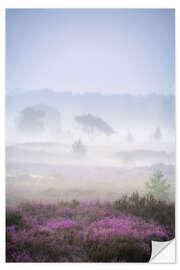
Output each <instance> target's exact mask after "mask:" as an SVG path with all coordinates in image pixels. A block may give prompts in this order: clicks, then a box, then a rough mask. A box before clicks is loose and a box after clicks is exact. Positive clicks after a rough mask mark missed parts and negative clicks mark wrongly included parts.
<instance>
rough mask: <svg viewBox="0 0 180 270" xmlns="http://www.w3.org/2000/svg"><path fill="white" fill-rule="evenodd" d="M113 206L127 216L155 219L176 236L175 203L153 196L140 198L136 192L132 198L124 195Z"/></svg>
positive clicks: (148, 195)
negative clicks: (129, 214)
mask: <svg viewBox="0 0 180 270" xmlns="http://www.w3.org/2000/svg"><path fill="white" fill-rule="evenodd" d="M113 206H114V208H115V209H118V210H120V211H122V212H124V213H126V214H128V213H131V214H133V215H136V216H140V217H142V218H144V219H145V220H150V219H154V220H155V221H156V222H157V223H159V224H161V225H163V226H166V227H167V228H168V229H169V230H170V231H172V233H173V234H174V230H175V205H174V203H173V202H166V201H161V200H157V199H155V198H154V197H153V196H152V195H151V194H147V195H145V196H140V195H139V194H138V192H134V193H133V194H132V195H130V196H128V195H126V194H125V195H123V196H122V197H121V198H120V199H119V200H116V201H115V202H114V203H113Z"/></svg>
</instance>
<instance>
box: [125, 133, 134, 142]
mask: <svg viewBox="0 0 180 270" xmlns="http://www.w3.org/2000/svg"><path fill="white" fill-rule="evenodd" d="M126 140H127V141H128V142H133V141H134V140H135V138H134V136H133V135H132V133H131V132H128V135H127V137H126Z"/></svg>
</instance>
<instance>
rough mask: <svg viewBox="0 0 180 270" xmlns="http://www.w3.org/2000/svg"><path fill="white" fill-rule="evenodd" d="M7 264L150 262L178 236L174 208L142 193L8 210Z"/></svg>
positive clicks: (38, 204)
mask: <svg viewBox="0 0 180 270" xmlns="http://www.w3.org/2000/svg"><path fill="white" fill-rule="evenodd" d="M6 215H7V216H6V217H7V218H6V227H7V238H6V261H7V262H148V261H149V259H150V256H151V240H154V241H168V240H170V239H172V238H174V227H175V224H174V223H175V221H174V204H173V203H172V202H171V203H170V202H165V201H160V200H157V199H155V198H154V197H152V195H146V196H144V197H140V196H139V194H138V193H134V194H132V195H131V196H127V195H124V196H122V197H121V198H120V199H119V200H116V201H113V202H99V201H89V202H79V201H76V200H74V201H71V202H63V201H61V202H58V203H56V204H42V203H23V204H21V205H19V207H17V208H8V209H7V212H6Z"/></svg>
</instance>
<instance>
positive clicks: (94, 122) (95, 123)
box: [75, 114, 114, 136]
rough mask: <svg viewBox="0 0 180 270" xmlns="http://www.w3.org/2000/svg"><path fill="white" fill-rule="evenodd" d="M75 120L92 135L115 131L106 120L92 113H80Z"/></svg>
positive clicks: (107, 133)
mask: <svg viewBox="0 0 180 270" xmlns="http://www.w3.org/2000/svg"><path fill="white" fill-rule="evenodd" d="M75 120H76V122H77V123H78V124H79V125H80V126H81V128H82V129H83V131H84V132H86V133H87V134H88V135H90V136H95V135H98V134H100V133H102V134H105V135H111V134H113V133H114V131H113V129H112V128H111V127H110V126H109V125H108V124H107V123H106V122H105V121H104V120H102V119H101V118H99V117H95V116H93V115H91V114H83V115H79V116H77V117H76V118H75Z"/></svg>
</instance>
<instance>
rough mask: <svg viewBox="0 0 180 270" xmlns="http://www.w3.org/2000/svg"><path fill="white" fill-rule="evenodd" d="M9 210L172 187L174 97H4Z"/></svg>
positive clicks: (46, 94) (31, 94)
mask: <svg viewBox="0 0 180 270" xmlns="http://www.w3.org/2000/svg"><path fill="white" fill-rule="evenodd" d="M6 104H7V106H6V109H7V111H6V118H7V119H6V120H7V121H6V123H7V125H6V142H7V147H6V159H7V161H6V172H7V189H6V192H7V204H8V205H15V204H18V203H19V202H21V201H24V200H30V201H31V200H33V201H34V200H36V201H48V202H54V201H57V200H71V199H78V200H91V199H97V200H114V199H118V197H119V196H120V194H122V193H127V192H128V193H130V192H132V191H139V192H140V193H142V194H144V193H145V192H146V190H145V182H146V181H148V180H149V179H150V177H151V176H152V174H153V173H154V172H155V171H156V170H157V169H160V170H161V171H162V172H163V174H164V176H165V178H166V179H167V181H168V182H169V183H170V185H171V193H172V197H173V196H174V195H173V192H174V191H173V187H174V181H175V129H174V96H171V95H169V96H164V95H155V94H152V95H147V96H132V95H124V94H116V95H104V94H98V93H96V94H94V93H91V94H90V93H86V94H76V95H72V94H71V93H57V92H54V91H51V90H37V91H30V92H26V93H23V94H21V93H20V94H15V95H9V96H7V99H6Z"/></svg>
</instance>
